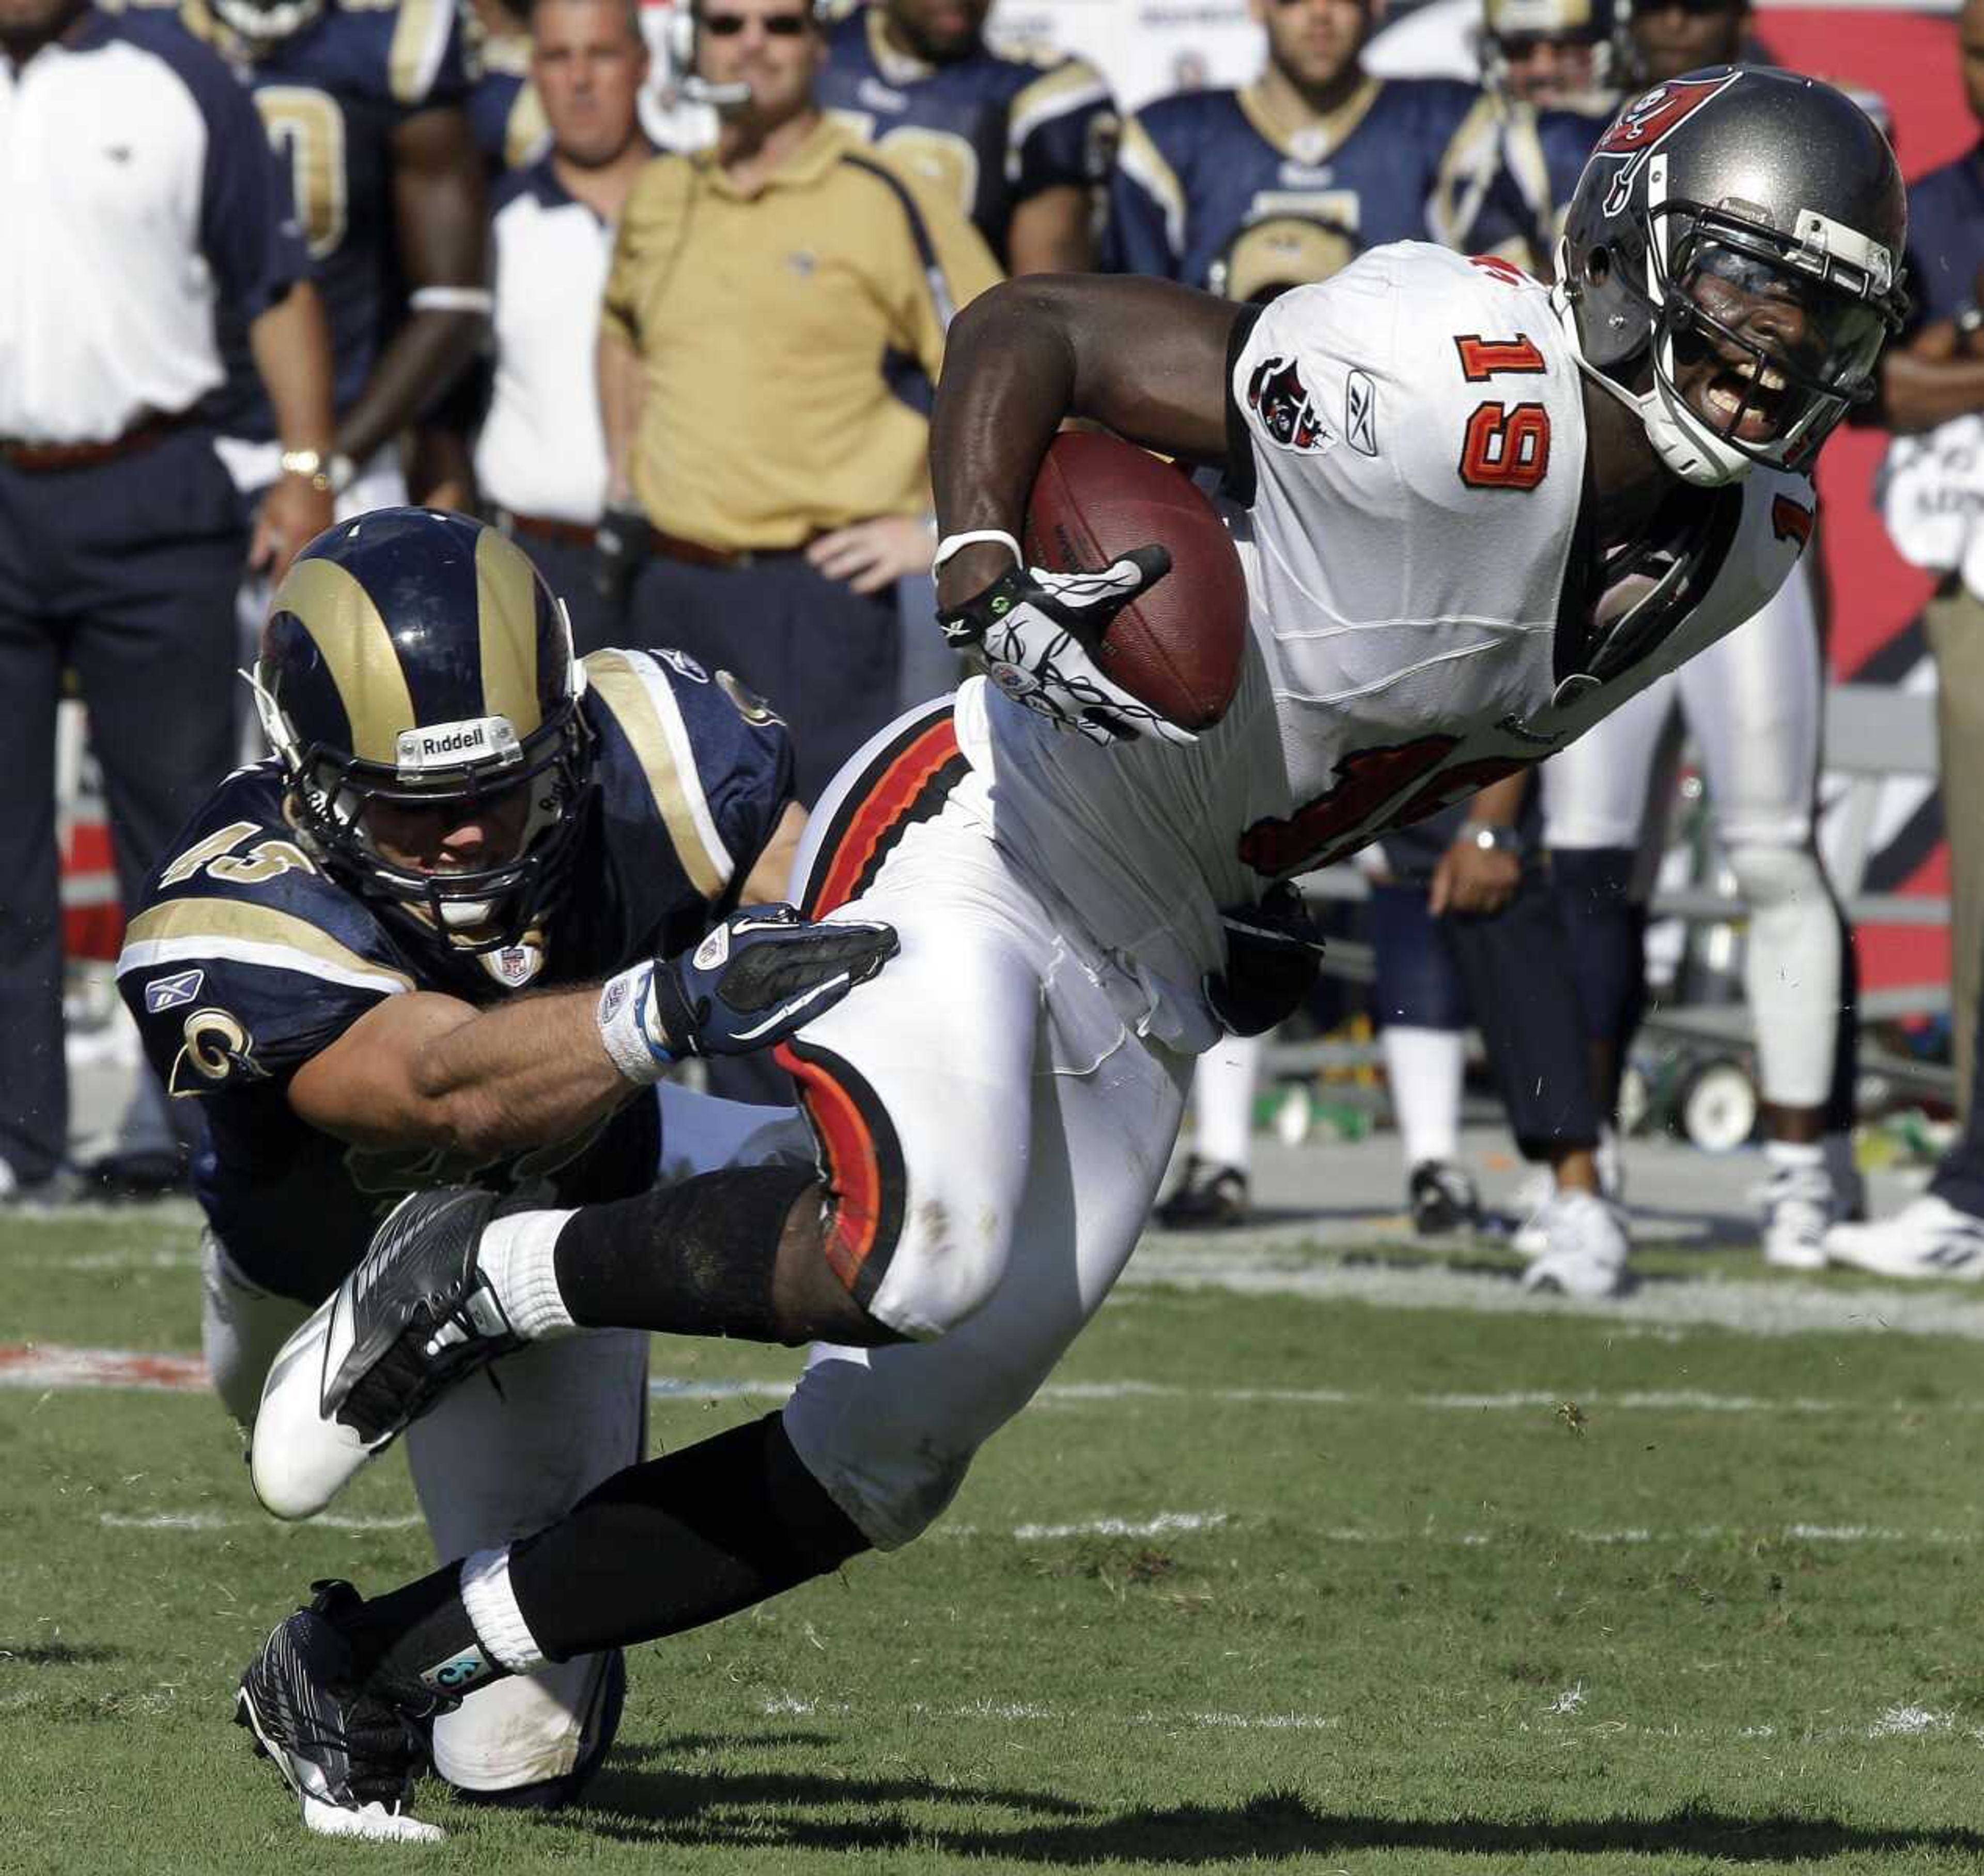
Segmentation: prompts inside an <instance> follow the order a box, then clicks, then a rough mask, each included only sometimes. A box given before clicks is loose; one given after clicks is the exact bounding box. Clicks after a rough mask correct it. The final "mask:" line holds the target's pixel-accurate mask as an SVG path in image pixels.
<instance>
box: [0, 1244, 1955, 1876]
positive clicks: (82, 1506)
mask: <svg viewBox="0 0 1984 1876" xmlns="http://www.w3.org/2000/svg"><path fill="white" fill-rule="evenodd" d="M192 1255H193V1231H192V1228H191V1226H190V1224H189V1223H187V1222H186V1217H185V1214H183V1213H181V1214H176V1216H174V1217H173V1218H169V1219H168V1220H167V1221H165V1222H163V1223H162V1222H160V1221H159V1219H158V1218H157V1217H156V1216H155V1215H152V1214H127V1215H123V1216H98V1217H88V1216H82V1215H79V1216H77V1217H75V1218H71V1219H65V1220H62V1221H56V1222H52V1223H45V1224H18V1225H8V1226H5V1227H0V1323H5V1325H6V1328H5V1332H4V1334H0V1340H5V1341H7V1342H20V1341H25V1340H35V1341H45V1342H63V1343H68V1344H71V1345H98V1346H110V1347H116V1348H127V1349H141V1350H146V1351H163V1352H179V1353H184V1352H189V1351H191V1350H193V1349H194V1348H196V1347H197V1343H198V1321H197V1308H198V1296H197V1288H198V1286H197V1277H196V1273H195V1271H194V1268H193V1262H192ZM79 1266H81V1267H80V1268H79ZM1967 1294H1968V1293H1967V1292H1961V1293H1959V1292H1955V1291H1952V1300H1955V1299H1956V1298H1957V1297H1958V1296H1959V1295H1967ZM656 1362H657V1372H660V1373H664V1374H665V1375H669V1376H671V1377H675V1378H678V1379H684V1380H689V1381H694V1382H701V1383H720V1382H725V1381H729V1380H740V1379H752V1380H756V1381H761V1382H776V1381H777V1380H778V1379H781V1378H783V1377H786V1376H789V1375H790V1374H791V1373H792V1372H793V1368H794V1365H795V1364H794V1362H793V1358H791V1357H789V1356H788V1355H784V1354H783V1353H782V1352H778V1351H769V1350H755V1349H750V1348H739V1347H735V1346H731V1345H698V1346H692V1345H686V1344H681V1343H669V1344H658V1345H657V1347H656ZM1057 1381H1059V1382H1063V1383H1065V1384H1066V1385H1064V1386H1063V1387H1061V1388H1058V1389H1056V1390H1055V1391H1054V1392H1052V1393H1051V1394H1050V1395H1048V1396H1047V1398H1046V1399H1044V1400H1043V1401H1041V1402H1039V1403H1037V1405H1036V1406H1035V1407H1034V1409H1032V1410H1031V1411H1030V1412H1028V1413H1027V1415H1024V1416H1023V1418H1022V1419H1020V1421H1019V1422H1017V1423H1016V1425H1014V1427H1012V1428H1011V1429H1009V1430H1008V1431H1007V1432H1006V1433H1005V1434H1004V1435H1002V1437H1001V1438H1000V1439H999V1440H998V1441H997V1442H994V1445H993V1446H991V1447H990V1449H988V1450H987V1452H986V1453H985V1454H984V1456H983V1458H982V1459H981V1461H980V1464H979V1466H978V1467H977V1469H976V1470H975V1471H974V1474H973V1476H972V1478H971V1479H970V1482H968V1483H967V1486H966V1489H965V1491H964V1494H963V1496H961V1498H960V1501H959V1502H958V1504H957V1506H956V1507H955V1509H954V1510H953V1513H952V1516H951V1517H950V1519H949V1520H948V1521H947V1525H946V1526H940V1528H939V1530H938V1531H937V1533H933V1534H932V1536H930V1537H929V1538H927V1539H925V1540H924V1541H923V1542H922V1543H919V1544H917V1545H916V1546H912V1547H911V1548H910V1549H908V1550H907V1551H905V1552H903V1553H901V1554H900V1555H899V1556H895V1557H893V1558H887V1559H881V1558H873V1557H870V1558H864V1559H858V1560H857V1561H856V1563H853V1564H852V1565H850V1566H849V1567H848V1569H846V1571H845V1572H843V1573H842V1574H841V1576H839V1577H837V1578H836V1579H833V1580H827V1581H825V1582H823V1583H816V1584H813V1585H810V1586H807V1587H806V1588H805V1589H804V1590H801V1591H799V1592H798V1593H795V1594H794V1595H793V1596H789V1597H787V1598H785V1599H783V1600H782V1601H780V1602H779V1603H776V1604H773V1605H771V1606H767V1607H766V1608H764V1609H762V1610H758V1611H756V1612H753V1613H751V1614H750V1615H748V1616H745V1617H742V1618H740V1619H739V1620H736V1621H734V1622H732V1623H726V1624H723V1625H721V1626H718V1627H716V1628H712V1629H710V1630H705V1631H702V1632H701V1633H696V1634H692V1635H689V1636H682V1637H679V1638H677V1639H676V1640H674V1641H672V1642H670V1643H663V1644H660V1645H658V1646H656V1647H649V1648H645V1649H642V1650H638V1652H637V1653H636V1654H635V1657H634V1659H633V1660H632V1663H631V1666H632V1690H631V1697H630V1701H629V1706H628V1714H627V1718H626V1721H625V1726H624V1727H623V1729H622V1735H621V1746H620V1749H619V1750H618V1752H617V1753H616V1755H615V1760H614V1762H613V1764H612V1767H611V1768H610V1769H609V1770H608V1772H606V1773H605V1774H604V1775H603V1776H602V1777H601V1779H600V1780H599V1781H598V1783H597V1784H595V1787H594V1788H593V1791H592V1793H591V1794H590V1795H589V1797H588V1801H586V1802H585V1804H583V1805H582V1806H581V1807H579V1808H578V1809H576V1810H575V1811H571V1812H570V1813H568V1814H566V1815H565V1816H563V1817H558V1818H555V1819H549V1820H543V1819H536V1820H533V1819H519V1818H513V1817H503V1816H500V1815H494V1814H487V1813H480V1812H477V1813H470V1812H467V1811H461V1810H460V1809H457V1808H455V1807H451V1806H449V1805H448V1804H447V1803H446V1801H444V1799H443V1798H442V1797H441V1795H440V1794H439V1793H438V1791H433V1792H431V1795H430V1796H428V1797H427V1802H426V1804H425V1809H426V1810H427V1813H428V1814H431V1815H433V1816H434V1817H436V1818H437V1820H438V1821H441V1822H443V1823H444V1824H447V1826H448V1827H449V1828H450V1829H451V1831H452V1832H453V1833H454V1834H453V1835H452V1837H451V1841H449V1842H448V1843H447V1844H445V1845H443V1846H441V1847H439V1848H436V1849H434V1850H431V1851H404V1850H402V1851H397V1852H395V1851H385V1850H378V1849H364V1848H357V1847H353V1846H340V1845H329V1844H322V1843H320V1842H317V1841H314V1840H311V1839H308V1838H307V1837H304V1836H303V1834H301V1832H300V1829H299V1828H298V1827H297V1824H295V1821H294V1818H293V1813H292V1812H291V1811H290V1808H289V1807H287V1805H286V1804H284V1803H283V1799H282V1797H281V1795H280V1790H279V1787H278V1786H277V1785H276V1781H274V1779H273V1777H272V1776H271V1775H270V1774H269V1772H268V1771H267V1770H266V1768H264V1767H260V1766H259V1765H257V1764H254V1763H253V1762H252V1761H251V1760H250V1757H249V1755H248V1754H247V1752H246V1749H245V1747H243V1745H242V1744H241V1736H240V1734H238V1733H237V1732H236V1730H234V1729H233V1727H231V1726H230V1725H229V1724H227V1714H228V1704H229V1702H228V1697H229V1693H230V1690H231V1687H232V1684H233V1678H234V1676H235V1675H236V1673H237V1672H238V1670H239V1668H240V1664H241V1663H242V1662H243V1660H245V1659H246V1657H247V1656H248V1654H249V1653H250V1652H251V1651H252V1650H253V1647H255V1645H256V1643H257V1642H258V1641H259V1640H260V1636H261V1635H262V1634H263V1633H264V1632H265V1631H266V1629H267V1627H268V1626H269V1625H270V1623H272V1622H273V1620H275V1619H276V1616H279V1615H280V1613H283V1610H285V1609H287V1608H288V1607H290V1606H293V1602H294V1601H295V1600H296V1599H297V1598H298V1597H299V1596H300V1595H301V1594H302V1593H303V1592H304V1590H305V1589H306V1586H307V1583H308V1582H309V1580H310V1578H311V1577H313V1576H318V1575H323V1574H327V1573H339V1574H348V1575H350V1576H354V1577H355V1578H356V1579H357V1580H358V1581H359V1582H360V1583H361V1585H363V1584H368V1583H369V1584H379V1583H385V1582H387V1581H390V1580H395V1579H397V1577H399V1576H404V1575H405V1574H408V1573H411V1572H413V1571H414V1570H417V1569H421V1568H423V1567H424V1566H426V1564H427V1561H428V1556H427V1549H426V1546H425V1541H424V1536H423V1534H422V1533H421V1531H420V1529H418V1528H417V1526H412V1525H410V1524H408V1523H406V1522H404V1520H405V1519H407V1517H408V1516H409V1514H410V1513H411V1509H412V1499H411V1492H410V1491H409V1489H408V1488H407V1485H406V1482H405V1479H404V1472H403V1470H402V1469H400V1466H398V1464H397V1462H389V1463H388V1464H387V1465H385V1466H381V1467H380V1468H378V1469H377V1472H376V1474H375V1475H370V1476H367V1477H365V1478H364V1479H361V1480H360V1482H358V1485H357V1488H356V1489H354V1492H352V1493H351V1494H350V1499H349V1502H347V1503H344V1504H341V1505H340V1508H339V1509H340V1513H346V1514H349V1515H350V1516H354V1517H355V1518H357V1519H360V1520H364V1521H366V1523H367V1528H364V1529H324V1528H321V1527H303V1528H300V1529H299V1528H292V1527H285V1526H278V1525H276V1524H273V1523H270V1522H269V1521H267V1520H265V1519H260V1518H259V1517H257V1516H256V1515H255V1514H254V1513H253V1506H252V1504H251V1502H250V1499H249V1496H248V1492H247V1488H246V1479H245V1477H244V1476H243V1469H242V1466H241V1464H240V1444H239V1442H238V1440H237V1439H236V1436H235V1435H234V1434H233V1432H232V1431H231V1430H230V1429H229V1427H228V1426H227V1425H226V1422H225V1421H224V1420H223V1417H222V1416H221V1415H220V1412H219V1410H218V1409H216V1407H215V1406H214V1405H213V1404H212V1403H211V1402H209V1401H208V1400H207V1399H205V1398H203V1397H201V1396H199V1395H176V1394H159V1393H138V1392H112V1391H76V1392H67V1391H60V1390H45V1391H39V1392H38V1391H35V1390H32V1389H0V1460H3V1461H4V1473H0V1476H4V1479H5V1486H4V1487H0V1493H4V1496H0V1512H4V1518H3V1519H0V1525H4V1529H5V1533H6V1536H5V1544H4V1551H0V1557H4V1569H0V1798H4V1805H0V1811H4V1814H5V1820H6V1828H5V1831H4V1832H0V1871H6V1872H12V1871H17V1870H18V1871H24V1872H25V1871H50V1870H63V1871H67V1870H75V1871H106V1872H108V1871H230V1872H233V1871H243V1870H246V1869H249V1868H282V1869H285V1870H288V1869H297V1870H304V1871H309V1870H316V1869H319V1868H323V1869H336V1870H340V1871H343V1870H348V1869H352V1868H361V1867H363V1868H372V1867H374V1866H376V1865H377V1864H379V1863H380V1862H381V1861H384V1860H386V1859H387V1858H395V1857H397V1858H408V1857H411V1858H415V1859H417V1861H419V1863H420V1864H421V1868H423V1869H432V1870H436V1871H441V1870H447V1871H457V1870H459V1871H484V1870H491V1871H493V1870H495V1869H498V1868H501V1870H503V1871H505V1872H508V1871H525V1872H530V1871H541V1870H543V1871H548V1870H553V1869H562V1868H567V1867H569V1866H571V1865H573V1864H581V1863H582V1864H585V1865H586V1866H587V1867H588V1868H592V1867H598V1868H628V1869H630V1870H632V1869H634V1868H644V1869H652V1868H657V1867H665V1868H669V1869H671V1870H684V1871H711V1872H715V1871H722V1872H726V1876H727V1873H729V1872H733V1871H734V1872H739V1873H742V1872H747V1871H749V1872H757V1871H821V1872H833V1871H850V1870H862V1871H867V1870H881V1871H900V1872H906V1873H907V1872H914V1873H916V1876H923V1873H924V1872H935V1871H950V1870H954V1869H956V1868H958V1867H959V1866H960V1864H964V1863H965V1862H966V1861H971V1862H973V1863H974V1864H977V1865H982V1866H984V1867H987V1868H993V1869H1000V1868H1010V1869H1021V1868H1026V1869H1036V1870H1037V1869H1042V1868H1047V1869H1053V1868H1082V1869H1091V1868H1092V1869H1102V1870H1108V1869H1116V1868H1122V1869H1129V1868H1167V1867H1172V1866H1188V1867H1193V1868H1198V1867H1206V1868H1222V1867H1225V1866H1227V1865H1229V1864H1230V1865H1234V1866H1238V1865H1239V1864H1243V1863H1248V1864H1253V1865H1255V1867H1259V1866H1261V1865H1262V1864H1265V1865H1267V1866H1268V1867H1286V1868H1303V1869H1310V1870H1317V1871H1332V1870H1339V1869H1342V1870H1349V1871H1359V1872H1365V1871H1384V1872H1404V1871H1412V1872H1418V1871H1470V1872H1476V1873H1479V1872H1483V1871H1499V1870H1504V1869H1513V1868H1522V1869H1525V1870H1527V1869H1531V1868H1534V1869H1538V1870H1546V1871H1553V1872H1555V1871H1570V1872H1577V1873H1578V1876H1587V1873H1589V1876H1599V1873H1600V1872H1602V1873H1604V1876H1624V1872H1628V1871H1631V1872H1646V1871H1659V1872H1663V1873H1664V1872H1668V1871H1695V1870H1703V1871H1706V1870H1711V1869H1714V1870H1728V1869H1730V1868H1741V1869H1745V1870H1755V1871H1774V1870H1784V1871H1791V1870H1808V1869H1811V1868H1815V1867H1818V1868H1824V1869H1825V1870H1827V1871H1838V1872H1846V1871H1854V1872H1858V1871H1882V1872H1886V1871H1931V1870H1934V1871H1945V1870H1948V1871H1956V1870H1965V1871H1971V1870H1974V1869H1976V1868H1978V1867H1979V1863H1980V1861H1984V1804H1980V1801H1979V1797H1978V1795H1977V1794H1978V1791H1979V1777H1978V1774H1979V1769H1980V1764H1984V1743H1980V1742H1981V1741H1984V1650H1980V1647H1979V1641H1978V1639H1977V1636H1978V1630H1979V1617H1980V1615H1984V1606H1981V1605H1984V1590H1980V1581H1981V1580H1984V1569H1980V1566H1984V1484H1980V1468H1979V1463H1978V1462H1979V1446H1980V1443H1984V1351H1979V1349H1978V1348H1977V1347H1976V1345H1975V1343H1974V1342H1958V1341H1956V1340H1947V1339H1939V1338H1934V1337H1925V1336H1913V1337H1909V1338H1887V1337H1883V1336H1881V1335H1874V1334H1868V1333H1865V1332H1862V1333H1858V1334H1855V1335H1810V1336H1805V1337H1783V1336H1778V1337H1772V1338H1760V1337H1752V1336H1748V1335H1742V1334H1739V1333H1736V1332H1731V1331H1728V1330H1725V1329H1708V1328H1702V1329H1695V1330H1678V1329H1673V1328H1668V1329H1665V1330H1664V1331H1663V1332H1661V1334H1660V1335H1657V1336H1656V1335H1638V1334H1634V1333H1632V1332H1630V1325H1621V1324H1620V1323H1619V1322H1608V1321H1603V1320H1595V1319H1590V1318H1579V1317H1575V1316H1570V1315H1536V1316H1530V1315H1505V1316H1496V1317H1483V1316H1479V1315H1470V1314H1469V1313H1466V1312H1464V1311H1463V1310H1459V1309H1443V1308H1433V1309H1421V1308H1414V1309H1406V1308H1382V1307H1376V1306H1372V1305H1365V1304H1359V1303H1345V1302H1336V1303H1332V1304H1325V1303H1323V1302H1319V1301H1314V1300H1312V1299H1310V1298H1305V1297H1299V1296H1298V1297H1288V1296H1281V1297H1277V1296H1273V1295H1256V1296H1235V1295H1227V1294H1223V1293H1222V1292H1220V1291H1216V1290H1198V1291H1189V1292H1187V1291H1175V1290H1169V1289H1164V1288H1158V1289H1155V1290H1138V1291H1133V1292H1130V1293H1128V1294H1127V1295H1125V1297H1124V1299H1123V1300H1122V1301H1121V1303H1119V1304H1115V1305H1112V1306H1111V1308H1109V1309H1108V1310H1106V1311H1105V1312H1104V1315H1103V1316H1102V1318H1101V1319H1100V1320H1099V1321H1098V1322H1097V1324H1096V1325H1094V1328H1092V1329H1091V1332H1090V1333H1089V1335H1088V1336H1087V1337H1086V1338H1084V1340H1083V1342H1081V1344H1080V1345H1077V1348H1076V1350H1075V1351H1074V1355H1072V1356H1071V1358H1070V1360H1069V1362H1067V1365H1065V1367H1064V1370H1063V1371H1062V1373H1061V1375H1059V1376H1058V1377H1057ZM1268 1395H1279V1396H1281V1397H1282V1398H1264V1397H1265V1396H1268ZM763 1405H764V1402H762V1400H758V1401H753V1400H751V1399H661V1400H659V1401H658V1402H657V1404H656V1409H655V1423H654V1432H655V1439H656V1442H657V1443H658V1444H659V1445H663V1446H671V1447H672V1446H678V1445H680V1444H682V1443H684V1442H687V1441H689V1440H692V1439H696V1438H699V1437H700V1436H702V1435H703V1434H704V1433H705V1432H711V1431H714V1430H716V1429H717V1428H719V1427H720V1426H723V1425H731V1424H733V1423H735V1422H736V1421H738V1420H740V1419H744V1418H746V1417H748V1416H749V1415H751V1414H752V1413H755V1412H759V1411H762V1408H763ZM158 1519H192V1520H194V1521H195V1522H193V1523H184V1522H182V1523H163V1524H161V1523H152V1522H148V1521H153V1520H158ZM1160 1519H1165V1520H1166V1521H1165V1522H1163V1523H1159V1520H1160ZM1109 1520H1114V1521H1115V1526H1114V1533H1115V1534H1109V1527H1108V1525H1107V1523H1106V1521H1109ZM1018 1533H1026V1534H1018ZM1057 1533H1058V1534H1057Z"/></svg>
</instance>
